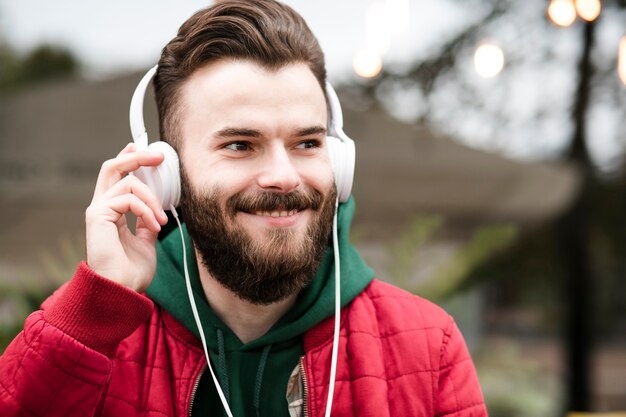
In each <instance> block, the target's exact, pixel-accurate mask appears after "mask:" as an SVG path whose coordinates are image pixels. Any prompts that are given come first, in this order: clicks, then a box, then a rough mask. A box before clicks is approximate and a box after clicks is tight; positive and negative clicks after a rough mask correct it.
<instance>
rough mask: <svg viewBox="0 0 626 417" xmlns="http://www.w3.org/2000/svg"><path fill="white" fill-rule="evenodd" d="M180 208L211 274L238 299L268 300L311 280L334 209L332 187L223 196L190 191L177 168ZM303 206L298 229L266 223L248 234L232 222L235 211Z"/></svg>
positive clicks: (283, 296) (216, 192)
mask: <svg viewBox="0 0 626 417" xmlns="http://www.w3.org/2000/svg"><path fill="white" fill-rule="evenodd" d="M181 187H182V193H181V194H182V197H181V203H180V205H181V209H182V211H183V216H184V219H185V223H186V224H187V230H188V232H189V235H190V236H191V238H192V240H193V243H194V246H195V249H196V252H197V253H198V255H199V257H200V261H201V262H202V264H203V265H204V266H205V267H206V269H207V270H208V272H209V273H210V274H211V276H212V277H213V278H214V279H216V280H217V281H218V282H219V283H220V284H222V285H223V286H224V287H226V288H227V289H229V290H230V291H232V292H233V293H234V294H236V295H237V296H238V297H239V298H241V299H242V300H245V301H248V302H250V303H252V304H257V305H268V304H271V303H274V302H277V301H281V300H284V299H286V298H287V297H289V296H290V295H292V294H296V293H299V292H300V291H301V290H303V289H304V288H306V287H308V285H309V284H310V283H311V281H312V280H313V277H314V276H315V273H316V272H317V269H318V267H319V265H320V262H321V260H322V257H323V255H324V250H325V248H326V246H327V243H328V239H329V235H330V231H331V227H332V221H333V216H334V212H335V199H336V196H337V190H336V187H335V185H334V182H333V185H332V187H331V188H330V190H329V192H328V193H327V195H326V196H323V195H322V194H321V193H320V192H318V191H317V190H314V189H312V188H310V187H309V188H305V189H302V190H295V191H292V192H290V193H287V194H279V193H273V192H267V191H260V192H255V193H247V194H246V193H243V192H242V193H237V194H234V195H232V196H230V197H229V198H227V199H226V200H225V204H224V207H222V205H221V204H220V202H221V201H224V194H225V193H224V191H223V190H222V189H220V188H219V187H214V188H213V189H211V190H210V191H208V192H204V193H201V192H196V190H194V189H193V187H192V186H191V184H190V183H189V180H188V178H187V177H186V175H185V172H184V169H181ZM305 209H308V210H310V211H311V213H312V217H311V219H310V223H309V224H308V225H307V228H306V231H305V232H304V233H302V232H299V231H297V230H294V228H282V227H275V228H268V229H267V230H265V231H264V232H263V234H264V236H261V237H258V238H256V239H255V238H254V237H252V236H250V234H249V233H248V232H247V231H246V230H245V229H244V227H243V226H242V225H241V224H239V223H237V220H236V216H237V214H238V213H239V212H246V213H251V214H252V215H254V213H255V212H267V211H269V212H271V211H274V210H281V211H288V212H289V211H292V210H298V211H300V210H305Z"/></svg>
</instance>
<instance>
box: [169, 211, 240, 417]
mask: <svg viewBox="0 0 626 417" xmlns="http://www.w3.org/2000/svg"><path fill="white" fill-rule="evenodd" d="M169 210H170V211H171V212H172V215H173V216H174V219H176V223H177V224H178V231H179V232H180V240H181V242H182V243H183V267H184V269H185V284H186V285H187V295H189V303H191V311H192V312H193V318H194V319H195V320H196V326H198V331H199V332H200V339H201V340H202V347H203V348H204V354H205V355H206V362H207V365H209V371H211V376H212V377H213V382H214V383H215V388H217V394H218V395H219V397H220V400H222V404H223V405H224V409H225V410H226V414H228V417H233V413H232V412H231V411H230V407H229V406H228V402H227V401H226V397H225V396H224V392H223V391H222V387H221V386H220V383H219V381H218V380H217V377H216V376H215V372H213V367H212V366H211V358H210V357H209V349H208V348H207V345H206V339H205V337H204V329H203V328H202V323H201V322H200V315H199V314H198V308H197V307H196V301H195V299H194V298H193V292H192V290H191V279H190V278H189V270H188V268H187V249H186V248H185V237H184V235H183V227H182V226H181V224H180V220H179V219H178V213H177V212H176V209H175V208H174V206H170V207H169Z"/></svg>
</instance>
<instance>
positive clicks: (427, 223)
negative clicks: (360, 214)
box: [387, 215, 443, 288]
mask: <svg viewBox="0 0 626 417" xmlns="http://www.w3.org/2000/svg"><path fill="white" fill-rule="evenodd" d="M442 225H443V219H442V217H441V216H438V215H416V216H415V217H414V218H413V219H412V220H411V224H410V225H409V228H408V229H407V232H406V233H404V234H403V235H402V236H400V239H398V241H397V242H396V243H395V244H393V245H392V246H391V248H390V257H389V258H390V262H389V265H388V267H387V270H388V272H389V274H390V275H391V276H392V277H393V279H394V281H395V282H396V283H397V284H398V285H400V286H401V287H404V288H407V287H408V286H409V285H410V284H409V281H410V278H411V275H412V273H413V271H414V270H415V266H416V254H417V253H418V252H419V251H420V250H421V249H422V247H423V246H424V245H425V244H426V243H427V242H428V240H429V239H430V238H431V237H432V236H433V234H435V233H436V232H437V230H439V229H440V228H441V226H442Z"/></svg>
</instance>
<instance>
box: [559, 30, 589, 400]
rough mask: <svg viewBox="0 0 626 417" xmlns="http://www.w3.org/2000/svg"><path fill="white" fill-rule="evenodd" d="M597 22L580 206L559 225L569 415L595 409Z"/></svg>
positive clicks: (583, 110)
mask: <svg viewBox="0 0 626 417" xmlns="http://www.w3.org/2000/svg"><path fill="white" fill-rule="evenodd" d="M594 32H595V23H593V22H591V23H588V22H585V23H584V29H583V51H582V54H581V56H580V60H579V62H578V88H577V91H576V96H575V99H574V107H573V109H572V120H573V122H574V132H573V137H572V141H571V146H570V148H569V152H568V154H567V158H568V160H570V161H571V162H573V163H574V164H575V165H577V167H578V168H579V169H580V173H581V177H582V184H581V190H580V193H579V195H578V198H577V200H576V201H575V203H574V204H573V205H572V206H571V207H570V209H569V210H568V211H567V213H565V215H564V216H563V217H562V218H561V220H560V222H559V225H558V227H559V236H558V239H559V247H560V252H561V256H562V261H563V266H564V272H565V277H564V280H563V285H564V286H563V296H564V298H565V303H564V305H565V314H566V317H565V320H566V330H565V335H564V337H565V347H566V361H567V367H566V370H567V372H568V375H567V377H568V384H567V397H566V401H567V404H566V407H567V410H566V411H590V410H591V373H590V368H591V366H590V365H591V357H592V351H593V347H594V334H593V311H594V308H593V297H594V291H593V277H592V271H591V267H590V259H589V252H590V251H589V248H588V242H589V239H588V235H589V218H588V216H589V212H588V204H589V196H590V192H591V186H592V184H593V167H592V164H591V160H590V157H589V152H588V149H587V145H586V139H585V137H586V135H585V129H586V116H587V110H588V107H589V96H590V92H591V78H592V75H593V67H592V64H591V51H592V48H593V40H594Z"/></svg>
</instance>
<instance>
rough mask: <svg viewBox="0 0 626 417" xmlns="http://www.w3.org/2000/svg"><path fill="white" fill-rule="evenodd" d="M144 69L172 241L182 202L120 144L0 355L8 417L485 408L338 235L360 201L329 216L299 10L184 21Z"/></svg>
mask: <svg viewBox="0 0 626 417" xmlns="http://www.w3.org/2000/svg"><path fill="white" fill-rule="evenodd" d="M157 68H158V69H157V70H156V75H155V78H154V87H155V97H156V101H157V108H158V112H159V122H160V134H161V138H162V139H163V140H164V141H166V142H167V143H169V144H170V145H171V146H172V148H173V149H174V150H175V152H176V154H177V155H178V156H177V157H178V159H179V160H180V190H181V199H180V204H179V210H180V211H181V213H182V216H183V217H184V221H185V226H184V227H183V228H182V229H181V235H182V240H181V237H180V236H179V234H178V233H169V234H167V235H166V236H163V237H162V239H161V240H158V239H157V237H158V235H159V232H160V231H161V228H162V226H163V225H165V224H166V223H167V222H168V217H167V215H166V213H165V212H164V209H172V210H174V211H175V207H174V206H172V207H168V206H164V205H163V202H162V200H161V199H160V198H159V196H158V195H157V194H158V193H155V190H154V189H151V188H150V187H148V186H147V185H146V184H144V183H143V182H142V181H141V180H140V179H139V178H138V177H140V176H139V175H128V174H129V173H133V172H135V171H137V170H138V169H140V168H141V169H144V168H150V167H157V166H159V165H160V164H161V163H162V162H163V160H164V158H165V157H164V154H163V153H161V152H154V151H147V150H144V149H138V147H137V145H135V144H129V145H128V146H127V147H126V148H124V149H123V150H122V151H121V152H120V154H119V155H117V157H115V158H113V159H111V160H109V161H107V162H105V163H104V164H103V166H102V169H101V171H100V174H99V177H98V181H97V184H96V187H95V191H94V196H93V200H92V202H91V204H90V206H89V207H88V209H87V211H86V216H85V219H86V237H87V260H86V261H85V262H82V263H81V264H80V265H79V266H78V269H77V271H76V274H75V275H74V277H73V278H72V279H71V280H70V281H69V283H68V284H66V285H65V286H63V287H62V288H61V289H60V290H58V291H57V292H56V293H55V294H54V295H53V296H52V297H51V298H50V299H48V300H47V301H46V302H45V303H44V304H43V306H42V310H40V311H37V312H35V313H33V314H32V315H31V316H30V317H29V318H28V319H27V321H26V324H25V328H24V331H23V332H22V333H21V334H20V335H19V336H18V337H17V338H16V339H15V340H14V341H13V343H12V344H11V345H10V346H9V347H8V348H7V350H6V352H5V353H4V355H3V357H2V358H1V359H0V382H1V383H0V410H2V413H1V414H2V415H3V416H44V415H45V416H155V417H156V416H158V417H162V416H186V415H191V416H208V415H216V416H217V415H219V416H221V415H224V414H228V415H234V416H303V415H304V416H320V415H322V414H324V412H325V410H326V409H327V407H328V410H329V412H332V415H333V416H380V415H386V416H394V417H395V416H444V415H454V416H455V417H457V416H482V415H486V411H485V407H484V404H483V399H482V394H481V392H480V387H479V385H478V381H477V378H476V374H475V371H474V367H473V364H472V361H471V359H470V357H469V355H468V352H467V349H466V347H465V343H464V342H463V338H462V336H461V334H460V332H459V331H458V329H457V327H456V325H455V324H454V321H453V320H452V318H450V317H449V316H448V315H447V314H445V313H444V312H443V311H442V310H441V309H440V308H438V307H436V306H434V305H433V304H431V303H429V302H427V301H425V300H423V299H421V298H419V297H416V296H414V295H411V294H408V293H406V292H404V291H402V290H400V289H397V288H395V287H393V286H391V285H388V284H385V283H382V282H380V281H378V280H376V279H374V273H373V272H372V270H371V269H370V268H369V267H367V265H366V264H365V263H364V262H363V260H362V259H361V257H360V256H359V254H358V253H357V251H356V250H355V249H354V248H353V247H352V246H351V245H350V243H349V241H348V235H349V226H350V222H351V219H352V215H353V212H354V202H353V201H352V199H348V198H346V199H345V200H346V201H343V199H339V200H340V201H342V202H341V204H339V205H338V208H337V201H338V187H337V184H336V176H335V175H336V173H334V171H333V169H335V170H336V169H337V168H336V167H334V166H333V164H332V163H331V156H330V153H329V149H328V148H329V143H328V141H329V138H328V137H327V136H328V134H329V133H330V132H329V130H330V127H329V123H328V120H329V119H331V120H332V117H333V115H332V114H331V115H330V117H329V111H330V110H329V101H332V99H331V100H329V99H328V97H329V94H330V93H329V91H327V85H326V71H325V64H324V56H323V53H322V51H321V49H320V47H319V44H318V43H317V40H316V39H315V37H314V36H313V34H312V33H311V31H310V29H309V28H308V27H307V25H306V23H305V22H304V20H303V19H302V17H301V16H299V15H298V14H297V13H295V12H294V11H293V10H292V9H291V8H289V7H288V6H285V5H283V4H280V3H278V2H275V1H273V0H255V1H243V0H227V1H220V2H219V3H217V4H215V5H214V6H212V7H209V8H207V9H204V10H201V11H199V12H197V13H196V14H195V15H194V16H192V17H191V18H190V19H189V20H187V21H186V22H185V23H184V24H183V25H182V26H181V28H180V30H179V32H178V34H177V36H176V37H175V38H174V39H172V40H171V41H170V42H169V43H168V44H167V45H166V46H165V48H164V49H163V52H162V55H161V58H160V60H159V63H158V67H157ZM331 153H332V152H331ZM139 172H141V171H139ZM129 213H132V214H134V215H135V216H136V217H137V225H136V229H135V231H134V232H131V230H130V229H129V227H128V225H127V223H126V215H127V214H129ZM335 215H336V216H337V223H338V234H337V237H331V229H332V225H333V218H334V216H335ZM183 245H185V247H187V248H193V250H190V251H189V252H188V253H187V254H186V255H183V253H185V252H183ZM332 245H335V246H336V248H337V251H336V253H337V254H339V255H338V256H337V255H336V254H335V252H333V250H331V247H332ZM337 261H340V267H339V270H336V267H335V265H336V262H337ZM187 264H188V265H189V266H187ZM339 272H341V274H340V275H341V297H340V300H339V301H340V305H341V311H340V316H339V317H341V319H340V323H339V321H338V322H337V323H338V324H340V328H339V327H338V330H339V333H337V335H336V336H335V337H333V320H332V319H333V315H334V314H335V313H336V311H335V306H334V297H335V294H336V293H335V279H336V277H338V276H339ZM185 275H187V277H188V278H189V281H188V282H189V285H190V287H189V288H190V290H188V288H187V287H186V284H185V282H186V276H185ZM188 291H190V292H191V294H192V296H191V298H188V295H189V294H188ZM195 310H197V317H198V320H199V322H200V323H197V322H196V321H195V320H194V314H195V312H194V311H195ZM201 341H203V342H204V343H206V355H205V352H204V350H203V345H202V343H201ZM333 349H336V352H337V355H336V357H337V359H336V361H335V360H334V359H333V358H334V357H335V355H334V354H333ZM335 363H336V374H335V369H334V364H335ZM208 365H211V367H210V368H209V367H208ZM207 369H210V372H209V371H207ZM213 369H215V373H214V374H215V376H213ZM327 415H328V413H327Z"/></svg>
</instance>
